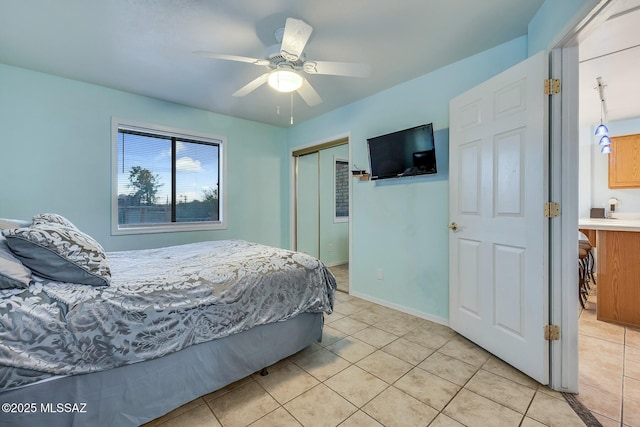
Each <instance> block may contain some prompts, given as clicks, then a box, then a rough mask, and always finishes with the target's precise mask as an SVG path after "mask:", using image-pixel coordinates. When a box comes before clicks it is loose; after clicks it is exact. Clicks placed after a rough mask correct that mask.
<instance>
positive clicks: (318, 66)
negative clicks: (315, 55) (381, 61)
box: [303, 61, 371, 77]
mask: <svg viewBox="0 0 640 427" xmlns="http://www.w3.org/2000/svg"><path fill="white" fill-rule="evenodd" d="M303 69H304V72H305V73H308V74H328V75H332V76H346V77H369V76H370V75H371V66H370V65H369V64H358V63H355V62H331V61H305V63H304V64H303Z"/></svg>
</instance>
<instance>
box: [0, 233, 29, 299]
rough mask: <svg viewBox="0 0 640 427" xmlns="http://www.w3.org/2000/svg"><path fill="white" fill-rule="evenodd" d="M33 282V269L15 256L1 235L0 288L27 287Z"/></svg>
mask: <svg viewBox="0 0 640 427" xmlns="http://www.w3.org/2000/svg"><path fill="white" fill-rule="evenodd" d="M29 282H31V270H29V269H28V268H27V267H25V266H24V265H23V264H22V263H21V262H20V260H19V259H18V258H16V257H15V256H13V254H12V253H11V251H10V250H9V247H8V246H7V241H6V240H5V239H4V237H2V236H0V289H12V288H26V287H28V286H29Z"/></svg>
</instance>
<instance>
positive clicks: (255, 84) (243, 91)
mask: <svg viewBox="0 0 640 427" xmlns="http://www.w3.org/2000/svg"><path fill="white" fill-rule="evenodd" d="M268 78H269V73H264V74H263V75H261V76H260V77H258V78H257V79H254V80H251V81H250V82H249V83H247V84H246V85H244V86H242V87H241V88H240V89H238V90H237V91H236V92H235V93H234V94H233V95H232V96H245V95H248V94H250V93H251V92H253V91H254V90H256V89H258V88H259V87H260V86H262V85H263V84H265V83H266V82H267V79H268Z"/></svg>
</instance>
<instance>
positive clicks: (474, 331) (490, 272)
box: [449, 53, 549, 384]
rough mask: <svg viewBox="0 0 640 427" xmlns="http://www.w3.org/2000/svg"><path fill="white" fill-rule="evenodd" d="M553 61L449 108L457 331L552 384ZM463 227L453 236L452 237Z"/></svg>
mask: <svg viewBox="0 0 640 427" xmlns="http://www.w3.org/2000/svg"><path fill="white" fill-rule="evenodd" d="M546 75H547V58H546V54H545V53H540V54H538V55H536V56H533V57H531V58H529V59H527V60H525V61H523V62H521V63H520V64H518V65H516V66H514V67H512V68H510V69H508V70H506V71H504V72H503V73H501V74H499V75H497V76H495V77H493V78H492V79H490V80H488V81H486V82H484V83H482V84H480V85H478V86H476V87H475V88H473V89H471V90H469V91H468V92H465V93H464V94H462V95H460V96H458V97H456V98H455V99H453V100H452V101H451V102H450V105H449V109H450V111H449V113H450V115H449V117H450V130H449V131H450V153H449V155H450V177H449V179H450V194H449V197H450V199H449V203H450V215H451V223H455V224H456V225H457V229H455V228H456V227H455V226H453V227H452V226H451V225H450V227H451V228H452V230H451V231H450V238H449V247H450V280H451V284H450V291H449V322H450V326H451V327H452V328H453V329H455V330H456V331H458V332H459V333H460V334H461V335H463V336H465V337H467V338H468V339H469V340H471V341H473V342H475V343H476V344H478V345H480V346H481V347H483V348H485V349H486V350H488V351H490V352H491V353H493V354H494V355H496V356H497V357H499V358H501V359H502V360H504V361H506V362H507V363H509V364H511V365H512V366H514V367H516V368H518V369H519V370H521V371H522V372H524V373H526V374H527V375H529V376H530V377H532V378H534V379H536V380H537V381H539V382H540V383H542V384H547V383H548V382H549V347H548V342H547V341H545V339H544V326H545V325H546V324H547V321H548V310H549V308H548V294H549V284H548V256H547V242H548V225H547V221H548V220H546V219H545V218H544V203H545V201H546V200H547V194H548V189H547V185H548V179H547V167H548V166H547V165H548V159H547V156H548V135H547V131H546V130H545V129H546V125H547V117H548V114H547V113H548V99H547V96H546V95H544V79H546ZM454 229H455V230H454Z"/></svg>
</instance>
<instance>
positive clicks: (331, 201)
mask: <svg viewBox="0 0 640 427" xmlns="http://www.w3.org/2000/svg"><path fill="white" fill-rule="evenodd" d="M292 156H293V161H294V203H293V205H294V249H295V250H297V251H300V252H304V253H307V254H309V255H312V256H314V257H316V258H318V259H320V260H321V261H322V262H323V263H324V264H325V265H326V266H327V267H329V269H330V270H331V271H332V273H333V274H334V276H335V277H336V282H337V285H338V290H339V291H343V292H346V293H348V292H349V209H350V199H351V198H350V187H351V185H350V184H351V183H350V179H349V178H350V172H349V139H348V138H346V137H345V138H340V139H336V140H333V141H329V142H326V143H322V144H318V145H313V146H310V147H306V148H303V149H299V150H295V151H293V152H292Z"/></svg>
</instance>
